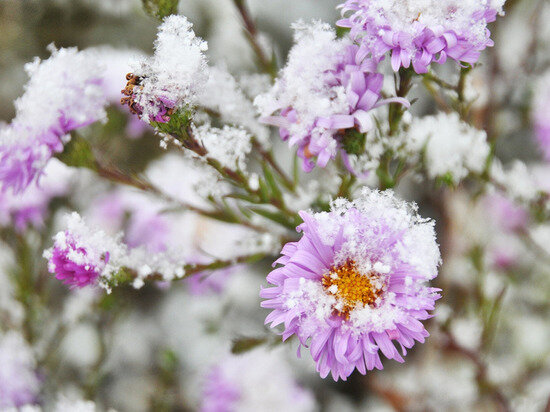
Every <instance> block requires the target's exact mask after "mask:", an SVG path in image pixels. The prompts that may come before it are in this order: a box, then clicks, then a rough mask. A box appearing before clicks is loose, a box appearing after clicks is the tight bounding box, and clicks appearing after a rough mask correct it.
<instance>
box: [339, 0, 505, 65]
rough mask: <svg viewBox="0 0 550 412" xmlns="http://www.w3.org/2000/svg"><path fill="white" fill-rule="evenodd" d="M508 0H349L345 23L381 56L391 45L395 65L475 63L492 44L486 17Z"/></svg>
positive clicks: (363, 45) (499, 10)
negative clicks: (448, 62)
mask: <svg viewBox="0 0 550 412" xmlns="http://www.w3.org/2000/svg"><path fill="white" fill-rule="evenodd" d="M504 2H505V0H481V1H480V0H346V1H345V2H344V3H343V4H342V5H341V6H340V7H341V8H342V14H343V16H344V18H343V19H342V20H340V21H339V22H338V25H340V26H341V27H347V28H350V29H351V31H350V35H351V37H352V38H353V39H356V40H359V41H360V42H361V49H362V50H363V53H364V54H368V53H371V54H372V56H373V57H374V58H376V59H381V58H383V56H384V55H385V54H386V52H388V51H391V63H392V68H393V70H395V71H397V70H398V69H399V68H400V67H405V68H408V67H409V66H410V65H411V63H412V66H413V68H414V70H415V71H416V72H417V73H426V72H427V71H428V66H429V65H430V63H432V62H436V63H444V62H445V61H446V60H447V58H449V57H450V58H451V59H454V60H456V61H459V62H466V63H470V64H473V63H475V62H477V60H478V59H479V55H480V53H481V51H482V50H484V49H485V48H486V47H490V46H492V45H493V41H492V40H491V39H490V35H491V33H490V32H489V30H488V29H487V23H490V22H492V21H494V20H495V19H496V15H497V14H498V13H502V7H503V5H504Z"/></svg>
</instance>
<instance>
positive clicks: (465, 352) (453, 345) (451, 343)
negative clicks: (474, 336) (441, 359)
mask: <svg viewBox="0 0 550 412" xmlns="http://www.w3.org/2000/svg"><path fill="white" fill-rule="evenodd" d="M443 333H444V334H445V336H446V338H447V342H446V346H445V348H446V349H448V350H450V351H453V352H456V353H459V354H461V355H462V356H464V357H466V358H468V359H469V360H470V361H471V362H472V363H473V364H474V365H475V367H476V369H477V373H476V380H477V382H478V385H479V386H480V387H481V388H483V389H485V390H486V391H487V392H488V393H489V394H490V395H491V397H492V398H493V399H494V400H495V402H496V403H497V405H498V410H499V411H502V412H509V411H511V409H510V404H509V402H508V399H507V398H506V396H504V394H503V393H502V392H501V391H500V389H499V388H498V387H497V386H496V385H494V384H493V383H492V382H490V380H489V378H488V376H487V375H488V370H487V365H486V363H485V362H484V361H483V360H482V359H481V356H480V354H479V353H478V352H476V351H473V350H471V349H468V348H465V347H464V346H462V345H460V344H459V343H458V342H457V341H456V339H455V338H454V336H453V335H452V334H451V333H449V332H447V331H443Z"/></svg>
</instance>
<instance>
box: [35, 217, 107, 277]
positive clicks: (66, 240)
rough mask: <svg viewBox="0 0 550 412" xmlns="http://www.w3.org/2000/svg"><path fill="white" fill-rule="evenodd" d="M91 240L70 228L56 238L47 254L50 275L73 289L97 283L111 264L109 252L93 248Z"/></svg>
mask: <svg viewBox="0 0 550 412" xmlns="http://www.w3.org/2000/svg"><path fill="white" fill-rule="evenodd" d="M89 240H90V239H85V238H82V237H81V236H80V235H79V234H78V232H75V231H74V230H71V228H69V230H66V231H64V232H59V233H58V234H57V235H56V236H55V238H54V246H53V248H52V249H50V250H49V251H48V252H47V253H46V254H45V257H46V258H48V270H49V271H50V273H52V274H55V278H56V279H59V280H61V281H62V282H63V283H65V284H66V285H69V286H71V288H75V287H79V288H82V287H84V286H88V285H91V284H93V283H95V282H96V280H97V278H98V277H99V276H100V275H101V273H102V272H103V269H104V268H105V265H106V264H107V263H109V252H108V251H107V250H103V249H101V248H100V249H98V248H97V247H95V246H96V245H93V246H91V245H90V244H89Z"/></svg>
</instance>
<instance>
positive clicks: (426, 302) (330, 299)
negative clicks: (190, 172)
mask: <svg viewBox="0 0 550 412" xmlns="http://www.w3.org/2000/svg"><path fill="white" fill-rule="evenodd" d="M300 215H301V217H302V218H303V220H304V223H303V224H302V225H300V226H299V227H298V230H299V231H301V232H303V236H302V238H301V239H300V240H299V241H297V242H292V243H288V244H286V245H285V246H284V248H283V250H282V255H283V256H282V257H281V258H279V259H278V260H277V261H276V262H275V264H280V265H281V267H279V268H277V269H275V270H273V271H272V272H271V273H270V274H269V275H268V276H267V280H268V282H269V283H270V284H272V285H273V287H270V288H267V289H263V290H262V291H261V293H260V296H261V297H262V298H264V299H266V300H265V301H264V302H263V303H262V306H263V307H264V308H269V309H273V311H272V312H271V313H270V314H269V315H268V316H267V318H266V323H271V326H272V327H274V326H277V325H279V324H284V332H283V334H282V335H283V340H286V339H288V338H289V337H290V336H292V335H296V336H297V337H298V339H299V342H300V345H301V346H302V345H303V346H305V347H308V348H309V349H310V351H311V355H312V357H313V360H314V361H315V362H316V364H317V371H318V372H319V373H320V374H321V376H322V377H323V378H324V377H326V376H327V375H328V374H329V373H332V376H333V378H334V379H335V380H338V379H339V378H341V379H343V380H346V378H347V377H348V376H349V375H350V374H351V373H352V372H353V371H354V369H356V368H357V370H358V371H359V372H361V373H362V374H365V373H366V370H367V369H368V370H371V369H373V368H378V369H382V363H381V361H380V352H381V353H382V354H383V355H384V356H386V358H388V359H395V360H397V361H399V362H403V358H402V355H401V354H400V353H399V351H398V350H397V349H396V347H395V346H394V343H397V344H398V345H399V347H400V348H401V351H402V354H403V356H404V355H405V354H406V352H407V350H406V349H408V348H411V347H412V346H413V345H414V343H415V341H418V342H424V339H425V338H426V337H427V336H428V332H427V331H426V329H425V328H424V326H423V324H422V322H421V321H422V320H425V319H428V318H430V314H429V313H428V311H430V310H433V309H434V303H435V301H436V300H437V299H438V298H439V297H440V295H439V294H438V293H437V292H439V289H435V288H431V287H429V286H427V285H426V282H427V281H428V280H430V279H433V278H434V277H436V276H437V267H438V264H439V262H440V255H439V248H438V245H437V243H436V240H435V233H434V223H433V222H432V221H430V220H427V219H422V218H421V217H419V216H418V215H417V213H416V207H415V206H414V205H413V206H410V205H407V204H406V203H404V202H400V201H398V200H397V199H395V198H394V196H393V193H392V192H391V191H388V192H383V193H381V192H378V191H370V190H368V189H365V190H364V191H363V192H362V195H361V197H360V198H359V199H357V200H355V201H353V202H349V201H347V200H344V199H337V200H336V201H334V202H333V205H332V211H331V212H328V213H316V214H310V213H306V212H301V213H300Z"/></svg>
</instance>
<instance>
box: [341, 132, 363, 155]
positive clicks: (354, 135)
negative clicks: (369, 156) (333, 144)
mask: <svg viewBox="0 0 550 412" xmlns="http://www.w3.org/2000/svg"><path fill="white" fill-rule="evenodd" d="M366 140H367V136H366V134H365V133H361V132H359V131H358V130H356V129H348V130H346V132H345V133H344V135H343V136H342V137H341V140H340V143H342V147H343V148H344V150H345V151H346V153H349V154H354V155H359V154H362V153H363V152H364V151H365V143H366Z"/></svg>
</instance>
